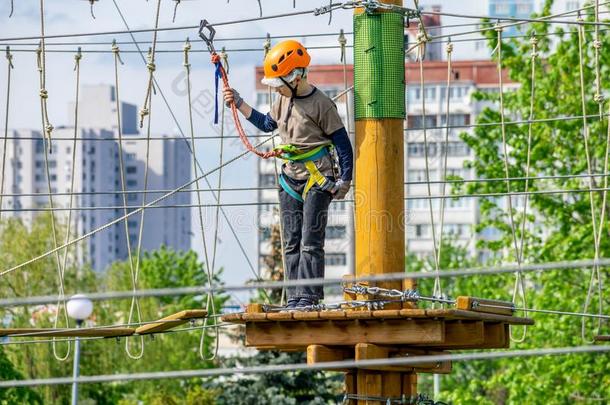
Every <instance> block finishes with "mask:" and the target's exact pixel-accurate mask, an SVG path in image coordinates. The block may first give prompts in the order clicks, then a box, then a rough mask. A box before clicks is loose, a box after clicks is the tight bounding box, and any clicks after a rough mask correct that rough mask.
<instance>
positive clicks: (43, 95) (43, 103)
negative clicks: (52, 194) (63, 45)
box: [36, 0, 53, 153]
mask: <svg viewBox="0 0 610 405" xmlns="http://www.w3.org/2000/svg"><path fill="white" fill-rule="evenodd" d="M40 33H41V39H40V44H39V46H38V49H37V50H36V56H37V58H36V60H37V64H38V72H39V73H40V92H39V95H40V109H41V111H42V131H43V133H44V134H45V136H46V139H47V143H48V146H49V153H51V152H52V145H51V133H52V132H53V125H51V123H50V122H49V113H48V110H47V99H48V98H49V92H48V91H47V89H46V80H47V78H46V76H47V72H46V57H45V38H44V37H45V35H44V0H40Z"/></svg>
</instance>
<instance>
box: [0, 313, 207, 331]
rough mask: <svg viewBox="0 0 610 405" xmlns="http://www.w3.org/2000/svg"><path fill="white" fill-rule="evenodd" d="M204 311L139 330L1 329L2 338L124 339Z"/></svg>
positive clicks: (169, 326) (162, 328)
mask: <svg viewBox="0 0 610 405" xmlns="http://www.w3.org/2000/svg"><path fill="white" fill-rule="evenodd" d="M207 314H208V313H207V311H206V310H203V309H191V310H186V311H180V312H178V313H175V314H173V315H170V316H167V317H165V318H161V319H159V320H158V321H156V322H153V323H147V324H145V325H142V326H140V327H138V328H123V327H106V328H102V327H100V328H96V327H92V328H6V329H0V337H6V336H15V337H29V338H37V337H45V338H48V337H103V338H109V337H123V336H132V335H151V334H154V333H159V332H163V331H166V330H169V329H173V328H175V327H176V326H180V325H183V324H185V323H187V322H189V321H190V320H192V319H202V318H205V317H206V316H207Z"/></svg>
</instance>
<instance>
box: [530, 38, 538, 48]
mask: <svg viewBox="0 0 610 405" xmlns="http://www.w3.org/2000/svg"><path fill="white" fill-rule="evenodd" d="M530 44H531V45H532V46H533V47H534V46H536V45H538V38H536V37H531V38H530Z"/></svg>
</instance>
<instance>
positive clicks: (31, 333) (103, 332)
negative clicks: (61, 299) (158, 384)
mask: <svg viewBox="0 0 610 405" xmlns="http://www.w3.org/2000/svg"><path fill="white" fill-rule="evenodd" d="M135 331H136V330H135V329H134V328H82V329H79V328H67V329H64V328H61V329H53V328H8V329H0V336H1V337H4V336H15V335H22V337H29V338H37V337H121V336H131V335H133V334H134V333H135Z"/></svg>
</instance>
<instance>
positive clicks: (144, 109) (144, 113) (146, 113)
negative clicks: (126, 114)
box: [140, 108, 150, 122]
mask: <svg viewBox="0 0 610 405" xmlns="http://www.w3.org/2000/svg"><path fill="white" fill-rule="evenodd" d="M149 113H150V111H149V110H148V108H142V109H141V110H140V122H142V120H143V119H144V117H146V116H147V115H148V114H149Z"/></svg>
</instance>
